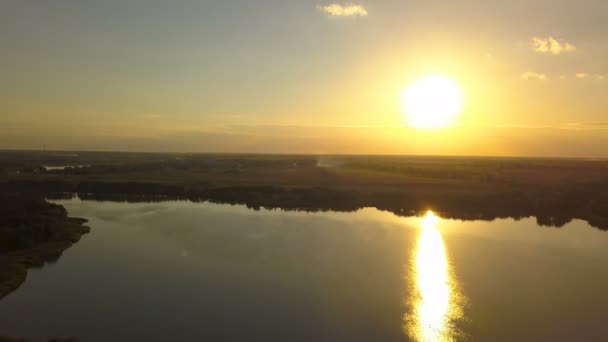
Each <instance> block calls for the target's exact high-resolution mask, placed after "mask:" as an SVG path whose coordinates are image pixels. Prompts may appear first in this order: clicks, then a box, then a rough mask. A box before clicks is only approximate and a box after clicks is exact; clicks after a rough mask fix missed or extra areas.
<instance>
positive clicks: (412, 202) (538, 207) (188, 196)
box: [47, 183, 608, 230]
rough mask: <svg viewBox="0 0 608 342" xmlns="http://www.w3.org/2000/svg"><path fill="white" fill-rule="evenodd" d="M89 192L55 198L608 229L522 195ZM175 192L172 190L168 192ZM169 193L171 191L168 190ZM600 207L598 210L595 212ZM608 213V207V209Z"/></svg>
mask: <svg viewBox="0 0 608 342" xmlns="http://www.w3.org/2000/svg"><path fill="white" fill-rule="evenodd" d="M83 189H86V190H87V191H75V192H63V193H58V192H52V193H48V195H47V197H48V198H51V199H68V198H72V197H73V196H75V195H76V194H77V196H78V197H80V198H81V199H83V200H104V201H119V202H161V201H167V200H190V201H193V202H204V201H209V202H212V203H218V204H232V205H246V206H247V207H248V208H250V209H254V210H259V209H261V208H265V209H282V210H293V211H307V212H318V211H340V212H353V211H357V210H360V209H362V208H366V207H375V208H378V209H379V210H384V211H389V212H392V213H394V214H396V215H399V216H419V215H422V214H424V213H425V212H426V211H427V209H428V208H434V210H435V211H436V212H438V213H439V214H440V215H441V216H442V217H443V218H446V219H459V220H484V221H491V220H495V219H500V218H514V219H523V218H527V217H535V218H536V221H537V223H538V224H539V225H541V226H548V227H558V228H559V227H563V226H564V225H566V224H567V223H569V222H570V221H572V220H573V219H582V220H586V221H587V222H588V223H589V224H590V225H591V226H593V227H595V228H599V229H602V230H608V218H605V216H606V215H607V214H608V211H606V212H603V211H601V208H599V207H598V206H599V205H600V204H597V205H596V206H595V207H593V206H590V205H588V204H587V202H588V199H580V197H581V196H572V197H568V196H562V197H558V198H555V197H548V198H544V197H542V195H538V196H536V197H535V196H530V195H526V194H523V193H521V192H508V193H501V194H489V195H486V194H483V195H480V194H476V193H474V192H471V193H461V194H457V195H454V194H446V195H439V194H432V195H424V194H418V195H416V196H408V195H407V194H403V193H396V192H394V193H372V194H369V193H367V194H366V193H360V192H350V191H337V190H329V189H323V188H301V189H287V188H282V187H272V186H267V187H225V188H218V189H206V190H199V191H193V190H190V191H188V190H184V191H181V192H180V190H179V189H176V188H170V187H164V186H163V187H158V186H156V185H153V186H149V187H147V186H146V185H145V184H136V185H133V184H129V183H126V184H99V185H93V184H88V185H86V186H84V187H83ZM168 189H170V190H168ZM165 190H167V191H165ZM594 208H595V209H594ZM607 209H608V208H607Z"/></svg>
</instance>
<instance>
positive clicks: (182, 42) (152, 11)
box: [0, 0, 608, 157]
mask: <svg viewBox="0 0 608 342" xmlns="http://www.w3.org/2000/svg"><path fill="white" fill-rule="evenodd" d="M0 7H1V9H2V10H1V11H0V42H1V43H2V45H1V46H2V48H1V49H2V53H1V54H0V72H1V73H2V75H3V77H2V78H0V149H41V148H42V147H43V146H44V145H46V146H47V148H49V149H57V150H59V149H61V150H113V151H176V152H180V151H181V152H260V153H264V152H269V153H363V154H376V153H377V154H441V155H504V156H510V155H513V156H558V157H608V96H607V95H608V58H607V57H608V35H607V34H606V33H608V21H606V20H605V15H606V13H608V2H606V1H604V0H581V1H577V2H574V1H569V0H539V1H534V2H530V1H525V0H513V1H501V0H488V1H484V2H479V1H473V0H465V1H459V2H453V1H452V2H447V1H434V0H433V1H423V0H376V1H371V0H368V1H349V2H339V1H338V2H335V1H332V0H330V1H312V0H311V1H309V0H256V1H251V0H225V1H205V0H203V1H194V0H188V1H171V2H169V1H161V0H149V1H143V0H133V1H119V0H107V1H77V2H76V1H68V0H57V1H52V2H43V1H30V0H7V1H4V2H3V4H2V5H1V6H0ZM429 74H442V75H446V76H448V77H449V78H450V79H453V80H455V81H456V82H458V84H459V85H460V86H461V87H462V89H463V91H464V93H465V97H466V104H465V107H464V110H463V112H462V114H461V115H460V116H459V118H458V120H457V121H456V122H455V123H454V125H452V126H451V127H449V128H444V129H438V130H425V129H416V128H412V127H409V126H408V124H407V122H406V120H405V119H404V113H403V111H402V109H401V108H400V104H399V101H400V96H401V94H402V93H403V91H404V89H406V88H407V87H408V85H410V84H412V82H414V81H416V80H418V79H420V78H423V77H425V76H426V75H429Z"/></svg>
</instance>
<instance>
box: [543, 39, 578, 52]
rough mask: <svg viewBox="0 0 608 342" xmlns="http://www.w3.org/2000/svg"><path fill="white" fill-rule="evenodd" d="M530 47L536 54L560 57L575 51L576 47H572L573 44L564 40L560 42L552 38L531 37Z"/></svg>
mask: <svg viewBox="0 0 608 342" xmlns="http://www.w3.org/2000/svg"><path fill="white" fill-rule="evenodd" d="M532 46H533V47H534V51H536V52H538V53H544V54H552V55H560V54H562V53H567V52H574V51H576V46H574V45H573V44H571V43H569V42H567V41H564V40H561V41H560V40H558V39H555V38H553V37H546V38H542V37H533V38H532Z"/></svg>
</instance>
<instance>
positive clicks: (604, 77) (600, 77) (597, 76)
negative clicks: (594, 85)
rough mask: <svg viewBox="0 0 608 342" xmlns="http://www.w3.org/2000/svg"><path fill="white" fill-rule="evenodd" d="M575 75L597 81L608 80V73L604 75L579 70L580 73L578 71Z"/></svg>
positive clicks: (581, 78) (580, 78)
mask: <svg viewBox="0 0 608 342" xmlns="http://www.w3.org/2000/svg"><path fill="white" fill-rule="evenodd" d="M574 76H575V77H576V78H578V79H579V80H584V79H593V80H596V81H606V80H608V75H602V74H588V73H585V72H579V73H576V74H575V75H574Z"/></svg>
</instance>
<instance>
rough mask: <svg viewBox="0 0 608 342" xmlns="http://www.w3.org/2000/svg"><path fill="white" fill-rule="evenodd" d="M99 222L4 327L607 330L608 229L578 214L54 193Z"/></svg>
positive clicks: (5, 303)
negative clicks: (108, 198) (446, 215)
mask: <svg viewBox="0 0 608 342" xmlns="http://www.w3.org/2000/svg"><path fill="white" fill-rule="evenodd" d="M55 202H56V203H59V204H62V205H64V206H65V207H66V209H68V212H69V214H70V215H71V216H76V217H84V218H87V219H89V220H90V222H89V225H90V226H91V228H92V229H91V233H90V234H88V235H85V236H84V237H83V238H82V240H81V241H80V242H79V243H77V244H76V245H74V246H73V247H71V248H70V249H68V250H67V251H66V252H65V253H64V254H63V256H62V257H61V258H60V259H59V261H58V262H56V263H55V264H50V265H46V266H45V267H43V268H40V269H34V270H30V272H29V274H28V278H27V280H26V282H25V284H24V285H23V286H22V287H21V288H19V289H18V290H16V291H15V292H13V293H12V294H10V295H9V296H7V297H6V298H5V299H3V300H2V301H0V333H1V334H4V335H9V336H19V337H30V338H37V337H46V338H48V337H56V336H77V337H79V338H81V339H82V340H83V341H135V340H146V341H186V340H188V341H202V340H208V341H234V340H238V341H451V340H456V341H459V340H475V341H501V340H504V341H515V340H519V341H521V340H528V341H552V340H558V339H559V340H580V341H582V340H601V339H603V338H605V337H606V336H608V324H606V315H605V310H606V308H607V307H608V232H604V231H601V230H598V229H594V228H591V227H590V226H589V225H588V224H587V223H585V222H583V221H577V220H575V221H572V222H570V223H569V224H567V225H566V226H564V227H563V228H559V229H557V228H548V227H541V226H539V225H538V224H537V222H536V219H534V218H528V219H523V220H519V221H516V220H513V219H497V220H494V221H459V220H446V219H442V218H440V217H439V214H434V213H432V212H430V211H429V212H428V213H427V214H426V215H423V216H421V217H399V216H396V215H394V214H392V213H388V212H383V211H379V210H376V209H372V208H367V209H362V210H359V211H357V212H352V213H341V212H317V213H306V212H293V211H292V212H289V211H279V210H259V211H254V210H251V209H248V208H246V207H244V206H230V205H219V204H211V203H192V202H186V201H168V202H158V203H126V202H98V201H81V200H79V199H71V200H60V201H55Z"/></svg>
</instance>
